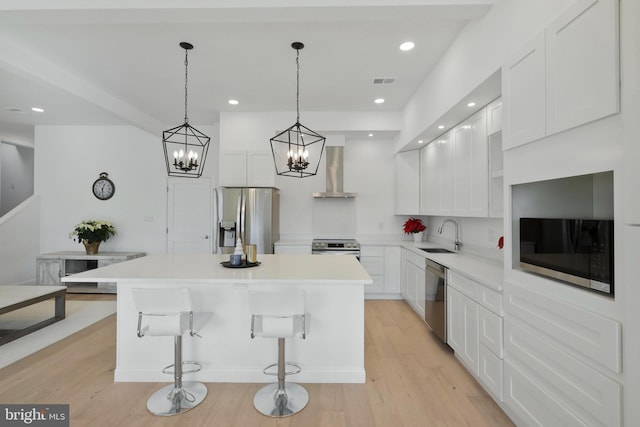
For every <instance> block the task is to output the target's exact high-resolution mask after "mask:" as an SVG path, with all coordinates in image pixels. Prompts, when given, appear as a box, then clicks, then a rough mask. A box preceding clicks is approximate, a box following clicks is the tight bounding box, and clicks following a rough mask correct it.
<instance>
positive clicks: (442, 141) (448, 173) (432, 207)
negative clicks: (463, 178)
mask: <svg viewBox="0 0 640 427" xmlns="http://www.w3.org/2000/svg"><path fill="white" fill-rule="evenodd" d="M420 152H421V157H420V161H421V163H420V165H421V168H422V165H425V168H426V171H425V172H424V173H422V176H421V182H420V184H421V188H422V193H421V200H420V214H421V215H438V216H449V215H452V214H453V198H454V194H453V160H454V159H453V145H452V140H451V132H449V133H446V134H444V135H442V136H440V137H439V138H438V139H436V140H434V141H432V142H431V143H429V144H428V145H427V146H426V147H424V148H422V149H421V150H420Z"/></svg>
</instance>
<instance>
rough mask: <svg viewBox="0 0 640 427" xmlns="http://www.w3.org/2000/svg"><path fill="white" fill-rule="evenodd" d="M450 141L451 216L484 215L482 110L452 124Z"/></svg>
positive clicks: (486, 208)
mask: <svg viewBox="0 0 640 427" xmlns="http://www.w3.org/2000/svg"><path fill="white" fill-rule="evenodd" d="M451 139H452V140H453V194H454V209H453V214H454V215H455V216H463V217H486V216H488V211H489V183H488V180H487V176H488V170H489V165H488V148H487V118H486V110H485V109H482V110H480V111H479V112H477V113H476V114H474V115H473V116H471V117H470V118H469V119H467V120H465V121H464V122H462V123H461V124H459V125H458V126H456V127H455V128H454V129H453V131H452V133H451Z"/></svg>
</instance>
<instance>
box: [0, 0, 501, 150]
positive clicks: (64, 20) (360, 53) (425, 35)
mask: <svg viewBox="0 0 640 427" xmlns="http://www.w3.org/2000/svg"><path fill="white" fill-rule="evenodd" d="M51 3H53V2H51V1H50V0H3V1H2V2H0V51H1V52H3V53H2V55H1V56H0V135H2V136H5V138H6V136H7V135H9V136H14V137H15V138H25V139H32V134H33V126H35V125H41V124H42V125H50V124H60V125H103V124H106V125H111V124H125V123H129V124H134V125H136V126H139V127H141V128H143V129H146V130H148V131H151V132H156V133H158V132H160V131H161V130H162V129H164V128H166V127H167V126H169V125H171V126H174V125H178V124H180V123H182V119H183V115H184V50H182V49H181V48H180V47H179V46H178V44H179V42H181V41H188V42H190V43H192V44H193V45H194V46H195V48H194V50H192V51H191V52H190V53H189V92H188V94H189V119H190V122H191V123H194V124H201V125H207V124H214V123H215V122H217V120H218V116H219V113H220V112H224V111H292V110H295V78H296V68H295V50H294V49H292V48H291V43H292V42H293V41H301V42H303V43H304V44H305V48H304V49H303V50H302V51H301V52H300V109H301V115H302V117H303V118H304V111H399V110H402V108H403V107H404V106H405V105H406V103H407V102H408V101H409V99H410V98H411V96H412V94H413V93H415V91H416V89H417V88H418V87H419V85H420V84H421V83H422V82H423V81H424V79H425V77H426V76H427V75H428V73H429V71H430V69H431V68H432V67H433V66H434V64H435V63H437V61H438V59H439V58H440V57H441V55H442V54H443V52H444V51H445V50H446V49H447V48H448V46H449V45H450V44H451V42H452V41H453V40H454V39H455V37H456V36H457V34H458V33H459V31H460V30H461V29H462V28H463V27H464V25H465V24H466V23H467V22H469V20H473V19H478V18H480V17H482V16H483V15H484V14H485V13H486V12H487V11H488V9H489V8H490V7H491V4H493V0H439V1H436V0H405V1H397V0H396V1H394V0H333V1H329V0H327V1H321V0H262V1H259V0H235V1H232V0H209V1H206V0H191V1H184V0H183V1H178V0H156V1H152V0H128V1H125V0H112V1H107V0H94V1H92V2H91V5H90V6H87V5H85V3H87V2H82V1H78V0H56V2H55V3H54V4H55V6H51ZM266 4H268V5H269V6H270V7H264V5H266ZM407 40H411V41H413V42H415V44H416V47H415V48H414V49H413V50H412V51H409V52H402V51H400V50H399V49H398V46H399V45H400V43H402V42H404V41H407ZM376 77H393V78H395V79H396V80H395V82H394V83H393V84H389V85H374V84H372V81H373V79H374V78H376ZM377 97H383V98H385V100H386V102H385V103H384V104H380V105H378V104H374V103H373V100H374V99H375V98H377ZM230 98H234V99H237V100H239V101H240V104H239V105H237V106H231V105H229V104H228V103H227V100H228V99H230ZM31 107H41V108H44V109H45V112H44V113H34V112H32V111H31ZM7 108H16V109H19V110H21V111H23V112H22V113H16V112H12V111H8V110H7Z"/></svg>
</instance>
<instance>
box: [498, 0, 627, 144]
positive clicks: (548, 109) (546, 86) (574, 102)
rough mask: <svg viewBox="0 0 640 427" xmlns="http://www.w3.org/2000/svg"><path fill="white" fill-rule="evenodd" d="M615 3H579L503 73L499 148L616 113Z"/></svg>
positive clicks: (584, 0) (610, 0)
mask: <svg viewBox="0 0 640 427" xmlns="http://www.w3.org/2000/svg"><path fill="white" fill-rule="evenodd" d="M618 8H619V3H618V1H617V0H581V1H579V2H577V3H576V4H575V5H574V6H573V7H572V8H570V9H569V10H568V11H567V12H565V13H564V14H563V15H562V16H560V17H559V18H558V19H556V20H555V21H554V22H553V23H552V24H551V25H550V26H549V27H547V28H546V29H545V31H544V32H543V33H541V34H539V35H538V36H537V37H536V38H535V39H534V40H533V41H531V42H530V43H529V44H528V45H526V46H524V47H523V48H522V49H521V50H520V51H519V52H517V53H516V54H515V55H514V56H513V57H512V58H511V60H509V61H507V63H506V64H505V65H504V67H503V69H502V77H503V79H502V85H503V86H502V96H503V100H504V111H503V135H504V148H505V149H509V148H513V147H517V146H519V145H522V144H525V143H527V142H531V141H534V140H536V139H540V138H543V137H545V136H548V135H552V134H555V133H558V132H561V131H564V130H567V129H570V128H572V127H576V126H579V125H582V124H585V123H588V122H591V121H594V120H597V119H599V118H602V117H605V116H608V115H611V114H615V113H617V112H619V111H620V84H619V81H620V78H619V75H620V71H619V57H618V45H619V40H618V27H619V25H618V23H619V17H618V13H619V12H618Z"/></svg>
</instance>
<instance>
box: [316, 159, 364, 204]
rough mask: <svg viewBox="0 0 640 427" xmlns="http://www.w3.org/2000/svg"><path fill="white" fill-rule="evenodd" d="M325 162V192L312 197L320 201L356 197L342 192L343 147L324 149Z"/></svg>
mask: <svg viewBox="0 0 640 427" xmlns="http://www.w3.org/2000/svg"><path fill="white" fill-rule="evenodd" d="M325 160H326V162H327V191H325V192H323V193H313V197H315V198H322V199H328V198H333V199H340V198H342V199H345V198H353V197H356V195H357V193H345V192H344V184H343V181H344V165H343V163H344V147H343V146H330V147H325Z"/></svg>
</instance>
